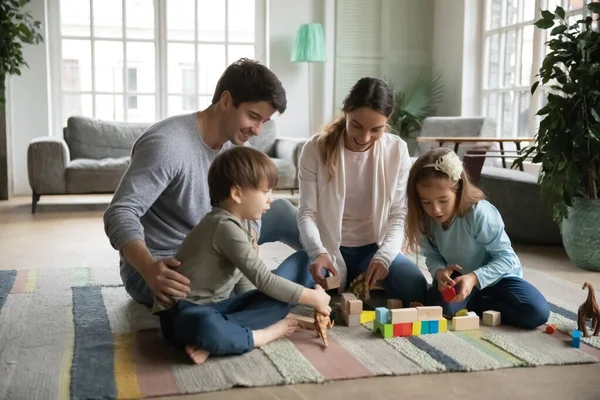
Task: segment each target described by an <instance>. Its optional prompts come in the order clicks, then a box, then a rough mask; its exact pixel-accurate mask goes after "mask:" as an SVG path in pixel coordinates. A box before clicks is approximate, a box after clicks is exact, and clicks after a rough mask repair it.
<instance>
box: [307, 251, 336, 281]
mask: <svg viewBox="0 0 600 400" xmlns="http://www.w3.org/2000/svg"><path fill="white" fill-rule="evenodd" d="M323 270H325V271H329V272H330V273H331V275H333V276H335V275H337V274H338V273H337V271H336V270H335V266H334V265H333V263H332V262H331V258H330V257H329V254H327V253H323V254H319V256H317V258H316V259H315V262H313V263H312V264H311V265H310V274H311V275H312V277H313V279H314V280H315V282H316V283H317V284H318V285H321V286H322V287H327V281H326V280H325V277H324V276H323Z"/></svg>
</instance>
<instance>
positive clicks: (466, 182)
mask: <svg viewBox="0 0 600 400" xmlns="http://www.w3.org/2000/svg"><path fill="white" fill-rule="evenodd" d="M448 153H452V150H450V149H448V148H443V147H440V148H436V149H433V150H430V151H428V152H427V153H425V154H423V155H421V156H420V157H419V158H418V159H417V160H416V161H415V163H414V164H413V166H412V167H411V169H410V173H409V175H408V184H407V188H406V197H407V202H408V213H407V215H406V226H405V230H406V241H407V247H408V249H410V250H411V251H413V252H417V251H418V247H419V242H420V239H421V236H422V235H426V236H431V233H430V232H429V231H428V229H427V224H426V221H427V218H428V215H427V214H426V213H425V210H424V209H423V206H422V205H421V199H420V198H419V193H418V192H417V185H423V184H424V185H426V184H427V182H428V181H430V180H436V179H442V180H446V181H448V182H450V183H453V186H452V190H454V192H455V193H456V210H455V215H458V216H459V217H464V216H465V214H466V213H467V212H468V211H469V210H470V209H471V207H472V206H473V205H475V204H477V202H478V201H479V200H483V199H484V198H485V196H484V194H483V192H482V191H481V190H479V188H477V187H476V186H475V185H474V184H472V183H471V181H470V179H469V176H468V174H467V172H466V171H465V170H464V169H463V171H462V172H461V174H460V179H459V180H458V181H456V182H455V181H453V180H452V179H451V178H450V176H449V175H448V174H446V173H445V172H442V171H440V170H438V169H436V168H434V166H433V165H435V162H436V161H438V160H439V159H440V158H441V157H443V156H445V155H446V154H448Z"/></svg>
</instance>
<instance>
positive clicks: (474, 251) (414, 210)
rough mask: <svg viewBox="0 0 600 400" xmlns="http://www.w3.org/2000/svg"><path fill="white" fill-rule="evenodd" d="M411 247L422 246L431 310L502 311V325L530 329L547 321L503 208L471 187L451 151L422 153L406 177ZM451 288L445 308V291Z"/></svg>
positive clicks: (543, 304) (543, 303) (541, 299)
mask: <svg viewBox="0 0 600 400" xmlns="http://www.w3.org/2000/svg"><path fill="white" fill-rule="evenodd" d="M407 192H408V216H407V225H406V236H407V240H408V246H409V248H411V249H412V250H414V251H416V250H417V248H418V247H419V246H420V247H421V251H422V252H423V254H424V256H425V258H426V263H427V267H428V268H429V272H430V273H431V275H432V276H433V279H434V281H433V286H432V287H431V288H430V289H429V291H428V293H427V299H426V304H427V305H441V306H442V307H443V309H444V313H445V314H447V315H454V314H455V313H456V312H457V311H458V310H460V309H463V308H466V309H468V310H469V311H475V312H476V313H477V315H479V316H481V315H482V314H483V312H484V311H487V310H496V311H499V312H500V313H501V319H502V323H503V324H507V325H514V326H517V327H521V328H527V329H533V328H536V327H538V326H539V325H542V324H544V323H546V321H547V320H548V317H549V315H550V310H549V307H548V303H547V302H546V299H545V298H544V296H543V295H542V294H541V293H540V292H539V291H538V290H537V289H536V288H535V287H533V286H532V285H531V284H530V283H528V282H527V281H525V280H523V279H522V277H523V269H522V267H521V263H520V261H519V258H518V257H517V255H516V254H515V252H514V251H513V249H512V246H511V243H510V240H509V238H508V236H507V235H506V232H505V231H504V223H503V221H502V217H501V216H500V213H499V212H498V210H497V209H496V208H495V207H494V206H493V205H492V204H490V203H489V202H488V201H486V200H484V195H483V193H482V192H481V191H480V190H479V189H478V188H476V187H475V186H473V184H471V183H470V182H469V178H468V176H467V175H466V173H465V172H464V171H463V165H462V162H461V160H460V159H459V158H458V156H457V155H456V154H455V153H454V152H453V151H451V150H449V149H446V148H438V149H434V150H431V151H429V152H428V153H425V154H423V155H422V156H421V157H419V159H418V160H417V161H415V163H414V165H413V166H412V168H411V171H410V174H409V178H408V188H407ZM451 287H454V288H455V290H456V296H455V297H454V299H453V300H451V301H450V302H445V301H444V300H443V298H442V295H441V292H443V291H444V290H446V289H448V288H451Z"/></svg>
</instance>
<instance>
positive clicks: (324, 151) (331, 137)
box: [317, 77, 394, 178]
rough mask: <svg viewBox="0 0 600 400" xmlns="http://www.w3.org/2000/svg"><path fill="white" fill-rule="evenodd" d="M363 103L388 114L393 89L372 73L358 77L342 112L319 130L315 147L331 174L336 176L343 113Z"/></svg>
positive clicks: (344, 117)
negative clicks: (370, 75) (371, 75)
mask: <svg viewBox="0 0 600 400" xmlns="http://www.w3.org/2000/svg"><path fill="white" fill-rule="evenodd" d="M363 107H368V108H370V109H372V110H374V111H377V112H378V113H380V114H382V115H384V116H385V117H386V118H389V117H390V116H391V115H392V112H393V111H394V92H393V91H392V89H391V88H390V87H389V86H388V84H387V83H385V82H384V81H383V80H381V79H378V78H371V77H366V78H361V79H359V80H358V82H356V83H355V84H354V86H353V87H352V89H351V90H350V93H348V95H347V96H346V98H345V99H344V104H343V107H342V111H343V113H344V115H341V116H340V117H338V118H337V119H335V120H334V121H332V122H330V123H329V124H327V125H325V126H323V127H322V128H321V129H320V130H319V132H318V133H317V135H318V138H317V147H318V148H319V153H320V155H321V159H322V160H323V164H325V166H326V167H327V169H328V170H329V177H330V178H333V176H335V171H336V169H337V165H338V162H339V157H340V153H339V151H338V146H339V145H340V142H341V141H342V140H343V138H344V131H345V130H346V116H345V114H347V113H349V112H351V111H353V110H356V109H358V108H363Z"/></svg>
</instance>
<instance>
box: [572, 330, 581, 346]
mask: <svg viewBox="0 0 600 400" xmlns="http://www.w3.org/2000/svg"><path fill="white" fill-rule="evenodd" d="M571 337H572V340H571V346H573V347H575V348H576V349H578V348H579V346H580V345H581V331H577V330H575V331H573V332H572V333H571Z"/></svg>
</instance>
